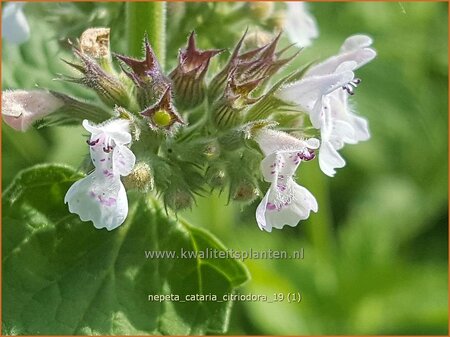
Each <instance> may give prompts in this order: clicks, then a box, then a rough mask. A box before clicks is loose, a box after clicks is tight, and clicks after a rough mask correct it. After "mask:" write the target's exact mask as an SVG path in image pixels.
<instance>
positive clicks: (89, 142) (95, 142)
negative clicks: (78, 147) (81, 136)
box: [86, 138, 100, 146]
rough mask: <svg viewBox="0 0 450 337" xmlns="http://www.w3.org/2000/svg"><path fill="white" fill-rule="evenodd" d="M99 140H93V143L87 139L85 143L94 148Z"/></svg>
mask: <svg viewBox="0 0 450 337" xmlns="http://www.w3.org/2000/svg"><path fill="white" fill-rule="evenodd" d="M99 140H100V138H97V139H96V140H93V141H92V142H91V141H90V140H89V139H86V143H87V144H88V145H89V146H94V145H96V144H97V143H98V142H99Z"/></svg>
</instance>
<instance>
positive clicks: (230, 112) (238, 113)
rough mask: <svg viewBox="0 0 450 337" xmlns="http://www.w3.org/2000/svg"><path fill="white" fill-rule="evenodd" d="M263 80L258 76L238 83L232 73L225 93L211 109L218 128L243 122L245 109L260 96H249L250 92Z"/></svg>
mask: <svg viewBox="0 0 450 337" xmlns="http://www.w3.org/2000/svg"><path fill="white" fill-rule="evenodd" d="M263 80H264V78H258V79H255V80H252V81H249V82H246V83H237V82H236V80H235V77H234V74H232V75H231V77H230V79H229V80H228V84H227V87H226V89H225V93H224V95H223V96H222V98H221V99H219V100H217V101H216V102H215V103H214V104H213V107H212V109H211V116H212V122H213V124H214V125H215V126H216V127H218V128H221V129H227V128H231V127H234V126H236V125H238V124H239V123H240V122H242V120H243V116H244V109H245V108H247V106H249V105H251V104H254V103H256V102H257V101H258V100H259V98H252V97H249V96H250V93H251V92H252V91H253V90H254V89H255V88H256V87H257V86H258V85H259V84H260V83H261V82H262V81H263Z"/></svg>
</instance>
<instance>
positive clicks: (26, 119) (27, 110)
mask: <svg viewBox="0 0 450 337" xmlns="http://www.w3.org/2000/svg"><path fill="white" fill-rule="evenodd" d="M63 105H64V101H63V100H61V99H59V98H57V97H55V96H54V95H52V94H51V93H50V92H48V91H44V90H31V91H25V90H12V91H3V92H2V116H3V120H4V121H5V123H6V124H8V125H9V126H10V127H12V128H14V129H16V130H19V131H26V130H27V129H28V128H29V127H30V126H31V125H32V124H33V123H34V122H35V121H37V120H38V119H41V118H44V117H45V116H47V115H49V114H51V113H53V112H55V111H56V110H58V109H59V108H61V107H62V106H63Z"/></svg>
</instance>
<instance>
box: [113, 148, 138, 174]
mask: <svg viewBox="0 0 450 337" xmlns="http://www.w3.org/2000/svg"><path fill="white" fill-rule="evenodd" d="M112 161H113V170H114V173H116V174H120V175H121V176H127V175H129V174H130V173H131V171H132V170H133V167H134V164H135V163H136V156H135V155H134V153H133V152H131V150H130V149H129V148H127V147H126V146H124V145H117V146H116V147H115V148H114V150H113V154H112Z"/></svg>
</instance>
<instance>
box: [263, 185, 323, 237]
mask: <svg viewBox="0 0 450 337" xmlns="http://www.w3.org/2000/svg"><path fill="white" fill-rule="evenodd" d="M274 188H275V186H273V185H272V186H271V187H270V189H269V190H268V191H267V193H266V195H265V196H264V198H263V200H262V201H261V203H260V204H259V206H258V208H257V210H256V220H257V222H258V226H259V228H260V229H261V230H265V231H267V232H271V231H272V228H277V229H281V228H283V227H284V226H285V225H288V226H291V227H294V226H297V224H298V222H299V221H300V220H305V219H307V218H308V217H309V215H310V212H311V211H313V212H317V211H318V205H317V201H316V199H315V198H314V196H313V195H312V194H311V192H309V191H308V190H307V189H306V188H304V187H303V186H300V185H298V184H297V183H295V182H294V181H293V180H292V179H291V180H290V181H289V182H288V189H289V191H290V193H292V201H291V202H290V203H288V204H286V205H281V206H276V205H277V200H276V199H277V196H276V193H275V192H274Z"/></svg>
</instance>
